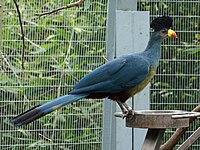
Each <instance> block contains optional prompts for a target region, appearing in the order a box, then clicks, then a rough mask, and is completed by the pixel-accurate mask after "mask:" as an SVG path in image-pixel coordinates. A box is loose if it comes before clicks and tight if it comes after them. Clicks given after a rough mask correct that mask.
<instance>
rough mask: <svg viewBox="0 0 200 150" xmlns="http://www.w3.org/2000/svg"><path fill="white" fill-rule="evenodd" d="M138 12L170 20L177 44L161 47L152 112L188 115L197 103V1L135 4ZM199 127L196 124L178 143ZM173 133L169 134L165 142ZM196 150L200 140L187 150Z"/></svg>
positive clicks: (199, 49)
mask: <svg viewBox="0 0 200 150" xmlns="http://www.w3.org/2000/svg"><path fill="white" fill-rule="evenodd" d="M138 10H141V11H150V16H151V19H153V18H155V17H157V16H161V15H169V16H171V17H173V19H174V23H173V24H174V26H173V29H174V30H175V31H176V32H177V34H178V39H177V40H174V39H173V40H171V39H168V40H167V41H165V42H164V43H163V44H162V56H161V57H162V58H161V61H160V65H159V68H158V70H157V74H156V76H155V78H154V80H153V81H152V84H151V91H150V93H151V96H150V99H151V109H157V110H187V111H191V110H192V109H193V108H194V107H196V106H197V105H198V104H199V102H200V101H199V98H200V97H199V96H200V90H199V88H200V82H199V81H200V78H199V74H200V69H199V65H200V64H199V63H200V61H199V59H200V53H199V52H200V46H199V44H200V14H199V10H200V1H199V0H151V1H148V0H138ZM199 125H200V123H199V121H198V120H197V121H195V122H194V123H193V124H192V125H191V127H190V128H189V130H188V131H187V132H186V134H185V135H184V137H183V138H182V139H181V141H180V143H182V142H183V141H184V140H185V139H186V138H187V137H188V136H189V135H191V134H192V132H193V131H194V130H196V129H197V128H198V127H199ZM174 131H175V130H174V129H170V130H168V131H167V132H166V133H165V140H164V141H166V140H167V139H168V138H169V137H170V136H171V135H172V134H173V132H174ZM177 146H178V145H177ZM176 148H177V147H176ZM199 148H200V140H198V141H197V142H196V143H195V144H194V145H193V146H192V147H191V148H190V150H197V149H199Z"/></svg>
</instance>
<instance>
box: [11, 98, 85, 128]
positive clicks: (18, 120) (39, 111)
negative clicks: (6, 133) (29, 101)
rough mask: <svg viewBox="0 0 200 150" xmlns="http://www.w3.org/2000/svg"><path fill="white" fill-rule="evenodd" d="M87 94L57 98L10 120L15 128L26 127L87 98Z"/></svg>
mask: <svg viewBox="0 0 200 150" xmlns="http://www.w3.org/2000/svg"><path fill="white" fill-rule="evenodd" d="M87 96H88V94H77V95H65V96H61V97H58V98H56V99H54V100H52V101H49V102H47V103H46V104H42V105H39V106H36V107H34V108H32V109H30V110H28V111H26V112H24V113H22V114H20V115H18V116H16V117H15V118H13V119H12V120H11V123H13V124H14V125H16V126H21V125H26V124H28V123H30V122H32V121H34V120H36V119H38V118H40V117H42V116H45V115H46V114H48V113H51V112H52V111H54V110H56V109H58V108H60V107H62V106H64V105H67V104H69V103H72V102H75V101H77V100H79V99H81V98H84V97H87Z"/></svg>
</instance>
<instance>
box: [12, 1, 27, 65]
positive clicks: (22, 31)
mask: <svg viewBox="0 0 200 150" xmlns="http://www.w3.org/2000/svg"><path fill="white" fill-rule="evenodd" d="M13 1H14V3H15V6H16V9H17V13H18V17H19V24H20V28H21V34H22V60H21V61H22V69H25V67H24V53H25V38H24V30H23V25H22V18H21V13H20V10H19V6H18V4H17V2H16V0H13Z"/></svg>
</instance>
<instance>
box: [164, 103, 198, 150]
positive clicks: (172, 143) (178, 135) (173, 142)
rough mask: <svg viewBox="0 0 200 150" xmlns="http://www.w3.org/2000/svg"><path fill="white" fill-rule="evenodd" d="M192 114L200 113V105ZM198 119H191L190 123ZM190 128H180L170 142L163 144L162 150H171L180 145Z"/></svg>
mask: <svg viewBox="0 0 200 150" xmlns="http://www.w3.org/2000/svg"><path fill="white" fill-rule="evenodd" d="M192 112H200V105H198V106H197V107H195V108H194V109H193V110H192ZM195 119H196V118H190V123H191V122H193V121H194V120H195ZM187 129H188V128H178V129H177V130H176V131H175V132H174V134H173V135H172V136H171V137H170V138H169V139H168V141H167V142H166V143H165V144H163V145H162V146H161V148H160V150H171V149H173V147H174V146H175V145H176V144H177V143H178V141H179V140H180V138H181V137H182V135H183V134H184V133H185V131H186V130H187Z"/></svg>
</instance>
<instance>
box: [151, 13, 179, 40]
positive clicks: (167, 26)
mask: <svg viewBox="0 0 200 150" xmlns="http://www.w3.org/2000/svg"><path fill="white" fill-rule="evenodd" d="M172 22H173V20H172V18H171V17H168V16H162V17H157V18H156V19H154V20H153V21H152V23H151V25H150V26H151V28H153V29H154V31H155V32H158V33H159V35H160V36H161V37H162V38H163V39H165V38H167V37H171V38H177V35H176V32H175V31H173V30H172V29H171V28H172Z"/></svg>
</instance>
